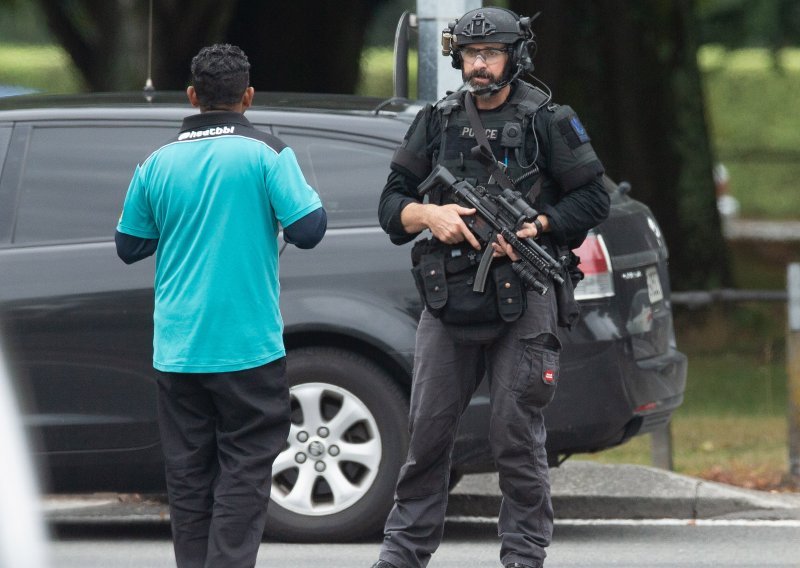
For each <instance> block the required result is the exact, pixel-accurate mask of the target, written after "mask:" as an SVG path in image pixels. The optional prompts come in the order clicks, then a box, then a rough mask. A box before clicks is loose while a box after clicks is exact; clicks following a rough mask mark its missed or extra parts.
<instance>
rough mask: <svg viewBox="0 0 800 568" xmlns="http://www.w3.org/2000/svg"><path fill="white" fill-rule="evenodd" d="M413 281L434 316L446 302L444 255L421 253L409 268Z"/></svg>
mask: <svg viewBox="0 0 800 568" xmlns="http://www.w3.org/2000/svg"><path fill="white" fill-rule="evenodd" d="M411 272H412V274H413V275H414V282H415V283H416V285H417V291H418V292H419V294H420V296H421V297H422V300H423V301H424V302H425V305H427V306H428V309H429V310H430V311H431V313H432V314H433V315H435V316H438V314H439V311H440V310H441V309H442V308H443V307H444V305H445V304H446V303H447V280H446V278H445V271H444V255H443V254H441V253H437V254H423V255H421V256H420V260H419V264H417V265H416V266H415V267H414V268H412V269H411Z"/></svg>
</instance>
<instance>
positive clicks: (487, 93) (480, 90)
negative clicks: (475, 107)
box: [464, 69, 500, 99]
mask: <svg viewBox="0 0 800 568" xmlns="http://www.w3.org/2000/svg"><path fill="white" fill-rule="evenodd" d="M475 79H488V80H489V83H487V84H483V83H479V82H477V81H476V80H475ZM498 83H500V77H498V76H495V75H492V74H491V73H489V70H488V69H477V70H475V71H472V72H471V73H469V74H468V75H464V89H466V90H467V91H469V92H470V93H472V94H474V95H475V96H476V97H478V98H482V99H488V98H490V97H492V96H493V95H494V91H496V90H497V89H496V88H497V87H498Z"/></svg>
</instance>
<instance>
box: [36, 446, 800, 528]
mask: <svg viewBox="0 0 800 568" xmlns="http://www.w3.org/2000/svg"><path fill="white" fill-rule="evenodd" d="M550 477H551V485H552V494H553V507H554V509H555V514H556V520H558V519H564V520H566V519H586V520H591V519H595V520H597V519H687V520H691V519H765V520H800V494H798V493H766V492H763V491H751V490H747V489H741V488H738V487H733V486H731V485H725V484H722V483H713V482H709V481H704V480H701V479H696V478H693V477H688V476H685V475H679V474H676V473H672V472H669V471H665V470H661V469H656V468H652V467H644V466H635V465H608V464H598V463H594V462H587V461H579V460H574V461H569V462H567V463H565V464H564V465H562V466H561V467H559V468H557V469H553V470H551V472H550ZM500 501H501V495H500V490H499V488H498V475H497V474H496V473H489V474H479V475H467V476H464V478H463V479H462V480H461V482H459V484H458V485H457V486H456V487H455V488H454V490H453V492H452V494H451V496H450V503H449V506H448V509H447V514H448V515H449V516H451V517H496V516H497V514H498V511H499V510H500ZM42 505H43V510H44V515H45V518H46V519H47V521H49V522H51V523H56V524H58V523H61V524H160V523H163V524H166V523H168V522H169V509H168V507H167V504H166V502H165V501H164V499H163V498H160V497H158V496H138V495H117V494H112V493H106V494H94V495H83V496H75V495H72V496H48V497H46V498H45V499H44V500H43V504H42Z"/></svg>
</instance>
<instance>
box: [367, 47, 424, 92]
mask: <svg viewBox="0 0 800 568" xmlns="http://www.w3.org/2000/svg"><path fill="white" fill-rule="evenodd" d="M393 64H394V53H393V52H392V50H391V49H386V48H367V49H365V50H364V51H363V52H362V54H361V78H360V80H359V83H358V86H357V87H356V94H357V95H366V96H373V97H381V98H388V97H391V96H392V90H393V79H392V68H393ZM408 64H409V68H408V90H409V93H410V97H411V98H414V97H415V96H416V92H417V54H416V52H411V53H409V55H408Z"/></svg>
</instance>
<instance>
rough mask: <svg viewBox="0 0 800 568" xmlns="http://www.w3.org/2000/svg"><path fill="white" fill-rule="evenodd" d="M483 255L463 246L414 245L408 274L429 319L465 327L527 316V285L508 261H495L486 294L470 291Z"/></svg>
mask: <svg viewBox="0 0 800 568" xmlns="http://www.w3.org/2000/svg"><path fill="white" fill-rule="evenodd" d="M481 256H482V253H481V252H480V251H476V250H475V249H473V248H472V247H471V246H469V245H468V244H466V243H463V244H460V245H446V244H444V243H442V242H440V241H438V240H436V239H425V240H420V241H417V243H416V244H415V245H414V247H413V248H412V250H411V263H412V266H413V268H412V269H411V273H412V274H413V275H414V282H415V283H416V285H417V291H418V292H419V294H420V297H421V298H422V301H423V302H424V304H425V306H426V308H427V309H428V311H429V312H430V313H431V315H433V316H434V317H437V318H440V319H441V320H442V321H444V322H445V323H448V324H453V325H467V324H478V323H490V322H500V321H504V322H513V321H516V320H517V319H519V318H520V316H522V314H523V313H525V308H526V306H527V301H526V290H525V286H524V285H523V283H522V280H520V278H519V276H517V274H516V272H514V270H513V269H512V267H511V262H510V261H509V260H508V259H505V258H500V259H495V260H494V261H493V262H492V267H491V269H490V270H489V278H488V279H487V282H486V287H485V289H484V291H483V292H475V291H474V290H473V285H474V283H475V273H476V272H477V269H478V263H479V262H480V258H481Z"/></svg>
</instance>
